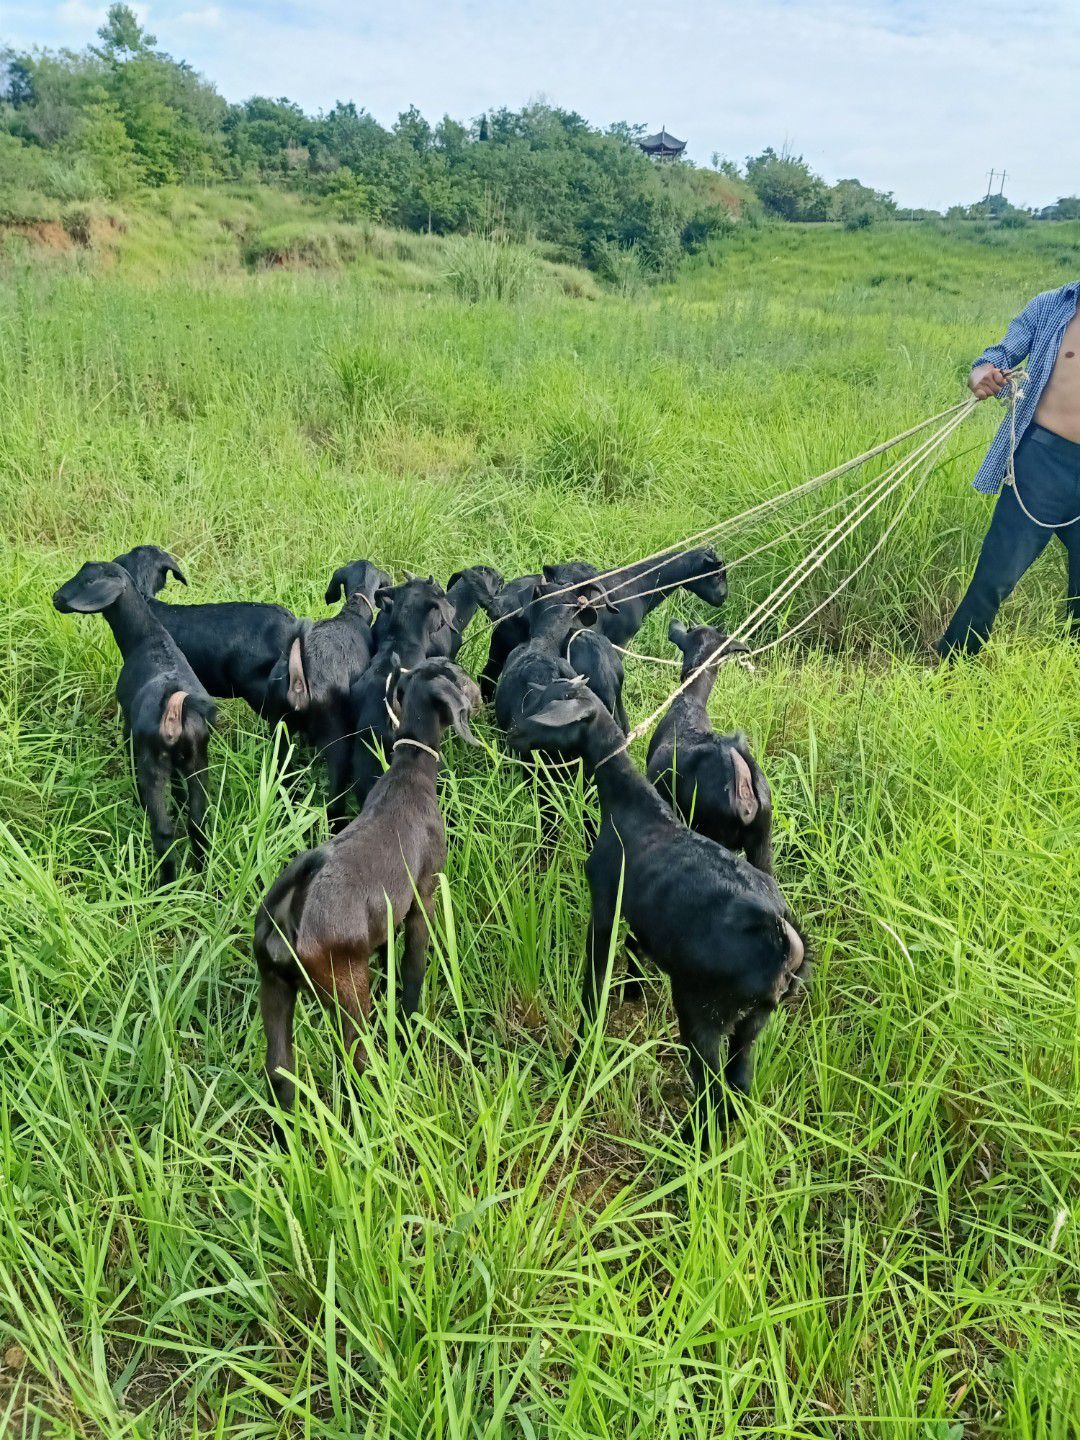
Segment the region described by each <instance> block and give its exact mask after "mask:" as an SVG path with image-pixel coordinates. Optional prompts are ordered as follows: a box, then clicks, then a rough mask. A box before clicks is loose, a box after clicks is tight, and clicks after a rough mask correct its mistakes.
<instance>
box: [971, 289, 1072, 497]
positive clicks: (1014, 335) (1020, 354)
mask: <svg viewBox="0 0 1080 1440" xmlns="http://www.w3.org/2000/svg"><path fill="white" fill-rule="evenodd" d="M1078 301H1080V280H1073V281H1072V282H1071V283H1070V284H1068V285H1062V287H1061V289H1060V290H1044V291H1043V292H1042V294H1041V295H1036V296H1035V299H1034V300H1029V301H1028V303H1027V304H1026V305H1025V306H1024V308H1023V310H1021V311H1020V314H1019V315H1017V317H1016V319H1015V320H1014V321H1013V322H1012V324H1011V325H1010V326H1009V328H1008V331H1007V332H1006V335H1005V339H1004V340H1002V342H1001V344H1000V345H991V346H990V348H989V349H988V350H984V351H983V353H982V354H981V355H980V356H979V358H978V359H977V360H976V361H974V362H973V364H972V367H971V368H972V369H973V370H974V369H975V366H976V365H996V366H997V367H998V369H999V370H1011V369H1012V368H1013V367H1014V366H1016V365H1019V364H1020V362H1021V360H1023V359H1024V357H1025V356H1026V357H1027V362H1028V363H1027V372H1028V378H1027V381H1026V382H1025V384H1024V387H1023V391H1022V394H1021V396H1020V400H1019V401H1018V402H1017V406H1016V439H1017V443H1018V444H1019V442H1020V439H1021V437H1022V436H1023V434H1024V432H1025V431H1026V430H1027V428H1028V426H1029V425H1030V424H1031V422H1032V420H1033V419H1034V417H1035V411H1036V410H1037V409H1038V408H1039V400H1040V398H1041V397H1042V392H1043V391H1044V390H1045V388H1046V382H1047V381H1048V380H1049V379H1050V372H1051V370H1053V368H1054V361H1055V360H1056V359H1057V356H1058V351H1059V350H1060V349H1061V337H1062V335H1064V333H1065V327H1066V325H1068V323H1069V321H1070V320H1071V319H1072V318H1073V316H1074V315H1075V314H1076V306H1077V302H1078ZM1002 393H1003V394H1004V395H1006V396H1007V395H1008V391H1007V390H1006V391H1003V392H1002ZM1011 443H1012V427H1011V425H1010V424H1009V417H1008V415H1006V416H1005V419H1004V420H1002V422H1001V424H1000V425H999V426H998V432H997V434H996V435H995V436H994V438H993V441H992V442H991V444H990V449H989V450H987V452H986V457H985V459H984V460H983V462H982V464H981V465H980V466H979V469H978V471H977V473H976V475H975V480H974V485H975V489H976V490H981V491H982V492H983V494H984V495H996V494H997V493H998V491H999V490H1000V489H1001V483H1002V481H1003V480H1004V479H1005V467H1006V465H1007V464H1008V462H1009V446H1010V445H1011Z"/></svg>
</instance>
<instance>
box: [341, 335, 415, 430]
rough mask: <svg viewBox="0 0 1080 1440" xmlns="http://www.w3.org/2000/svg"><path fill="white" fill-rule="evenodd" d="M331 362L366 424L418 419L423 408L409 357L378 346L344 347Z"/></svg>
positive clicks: (346, 396) (356, 415)
mask: <svg viewBox="0 0 1080 1440" xmlns="http://www.w3.org/2000/svg"><path fill="white" fill-rule="evenodd" d="M330 364H331V366H332V368H333V371H334V374H335V375H336V376H337V380H338V384H339V385H340V387H341V393H342V396H343V398H344V400H345V403H346V405H347V406H348V408H349V410H350V411H351V412H352V414H353V417H354V418H355V419H357V420H359V421H361V422H363V423H364V424H366V425H371V424H375V425H379V424H385V423H393V422H394V421H397V420H400V419H402V418H403V417H405V416H409V417H410V418H413V419H415V418H418V412H419V410H420V409H421V408H422V407H421V405H420V397H419V395H418V393H417V391H416V388H415V386H414V383H413V379H412V373H411V370H410V367H409V365H408V363H407V361H406V360H404V359H403V358H402V357H401V356H400V355H396V354H393V353H392V352H390V351H388V350H385V349H383V348H382V347H380V346H378V345H357V346H355V347H353V348H352V349H349V350H340V351H338V353H337V354H336V355H334V356H332V357H331V360H330Z"/></svg>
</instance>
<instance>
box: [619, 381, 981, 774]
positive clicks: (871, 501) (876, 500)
mask: <svg viewBox="0 0 1080 1440" xmlns="http://www.w3.org/2000/svg"><path fill="white" fill-rule="evenodd" d="M977 404H978V401H977V400H976V399H975V398H974V396H973V397H972V398H971V399H970V400H965V401H962V402H961V403H960V405H957V406H954V407H953V408H952V410H951V411H949V412H946V413H947V414H949V415H950V417H951V418H950V419H949V420H947V421H946V423H945V424H944V425H942V426H941V427H940V429H939V430H938V431H936V432H935V433H934V435H932V436H931V437H930V438H929V439H928V440H926V441H923V442H921V443H920V444H919V445H918V446H917V447H916V449H915V451H914V452H912V454H911V455H909V456H907V457H905V459H904V460H903V461H900V462H898V463H897V464H895V465H892V466H890V467H889V469H888V470H887V471H886V472H885V474H884V475H883V476H881V477H879V478H878V481H877V482H876V487H877V488H876V492H875V493H873V494H872V495H870V496H869V497H867V498H866V499H864V500H861V501H860V502H859V504H858V505H857V506H856V507H855V510H854V511H852V512H850V513H849V515H848V516H846V517H845V519H844V520H842V521H841V522H840V524H839V525H837V526H834V527H833V529H832V530H831V531H830V532H829V534H828V535H826V536H825V537H824V539H823V540H822V541H819V542H818V544H817V545H816V546H815V547H814V549H813V550H812V551H811V552H810V554H809V555H807V556H806V557H805V558H804V560H803V561H802V562H801V563H800V565H798V566H797V567H796V569H795V571H794V572H792V574H791V575H789V576H787V577H786V578H785V580H784V581H782V582H781V584H780V585H778V586H777V587H776V589H775V590H774V591H773V592H772V594H771V595H769V596H767V597H766V599H765V600H764V601H762V602H761V604H760V605H758V606H757V608H756V609H755V610H754V611H753V612H752V613H751V614H750V615H749V616H748V617H747V619H746V621H744V623H743V624H742V625H741V626H738V627H737V628H736V630H735V631H734V633H733V634H732V635H731V636H729V637H727V640H725V642H724V644H723V645H719V646H717V647H716V649H715V650H713V651H712V652H711V653H710V654H709V655H707V656H706V657H705V659H704V660H703V661H702V662H701V664H700V665H698V666H696V667H695V669H693V670H692V671H691V672H690V673H689V674H688V675H687V676H686V677H685V678H684V679H683V680H682V682H681V683H680V684H679V685H678V686H677V688H676V689H675V690H674V691H673V692H672V694H671V695H669V696H668V698H667V700H666V701H665V702H664V703H663V704H662V705H661V706H659V707H658V708H657V709H656V710H655V711H653V713H652V714H651V715H649V716H647V717H646V718H645V719H644V720H642V721H641V722H640V723H639V724H638V725H635V726H634V728H633V729H632V730H631V731H630V733H629V735H627V737H626V739H625V740H624V741H623V742H622V744H621V745H620V746H619V747H617V748H616V749H615V750H613V751H612V752H611V754H610V755H607V756H605V757H604V759H603V760H601V761H599V762H598V763H597V766H596V767H595V768H599V766H600V765H604V764H606V763H607V761H608V760H610V759H612V758H613V757H614V756H615V755H618V754H621V753H622V752H623V751H625V750H626V749H627V748H628V747H629V746H630V744H631V743H632V742H633V741H634V740H637V739H639V738H640V737H641V736H642V735H643V734H644V733H645V732H646V730H648V729H649V728H650V727H651V726H652V725H653V724H655V722H656V721H657V720H658V719H659V718H660V716H661V715H663V714H664V712H665V711H666V710H667V708H668V706H669V705H671V703H672V702H673V701H674V700H676V699H677V698H678V697H679V695H681V694H683V693H684V692H685V691H686V690H688V689H689V688H690V686H691V685H692V684H693V683H694V681H695V680H696V679H697V678H698V676H699V675H701V674H703V673H704V672H705V671H706V670H707V669H708V668H709V666H710V665H712V664H713V663H714V662H717V661H719V662H720V663H724V661H725V660H729V659H732V658H734V657H733V656H730V655H728V656H724V654H723V652H724V650H725V648H726V647H727V644H728V643H729V642H730V641H731V640H733V639H735V640H742V641H745V640H747V639H748V638H749V637H750V636H751V635H752V634H754V633H755V631H757V630H759V629H760V628H761V626H762V625H763V624H765V623H766V621H767V620H768V619H769V618H770V617H771V616H772V615H774V614H775V613H776V611H777V610H778V609H779V608H780V606H781V605H782V604H784V603H785V602H786V601H787V600H788V599H790V598H791V596H792V595H793V594H794V593H795V591H796V590H797V589H798V588H799V587H800V586H801V585H803V584H805V583H806V581H807V579H808V578H809V576H810V575H811V574H812V573H813V571H814V570H817V569H819V568H820V567H821V566H822V565H823V564H824V563H825V561H826V559H827V558H828V557H829V555H830V554H832V552H833V551H834V550H835V549H836V548H837V546H838V545H840V544H842V543H843V541H844V540H845V539H847V538H848V537H849V536H850V535H852V534H853V533H854V531H855V530H856V529H857V528H858V527H859V526H860V525H861V524H862V523H863V521H864V520H865V519H866V518H867V517H868V516H869V515H870V514H872V513H873V511H874V510H876V509H877V507H878V505H880V504H881V503H882V502H883V501H884V500H886V499H888V498H889V496H891V495H892V494H893V493H895V491H896V490H897V489H898V487H899V486H900V485H901V484H902V483H903V481H904V480H905V479H906V478H907V477H908V475H910V474H911V473H912V471H913V470H914V469H916V468H917V467H918V466H919V465H920V464H925V466H926V471H927V473H926V475H925V476H924V477H923V478H922V479H921V480H920V482H919V485H918V487H917V490H916V493H917V491H918V490H919V489H921V488H922V485H923V484H925V483H926V478H927V477H928V475H929V470H930V467H929V461H930V460H931V458H932V457H933V456H934V455H935V454H936V453H937V451H938V450H940V449H941V447H942V446H943V445H944V444H945V443H946V441H947V440H948V439H949V437H950V436H951V435H952V433H953V431H954V430H956V429H957V428H958V427H959V425H960V424H961V423H962V421H963V420H964V419H966V418H967V416H968V415H969V414H970V413H971V411H972V409H974V407H975V405H977ZM935 418H938V417H935ZM922 428H925V427H922ZM911 498H913V497H911ZM911 498H909V500H908V501H907V503H906V504H905V505H904V507H903V509H902V511H901V514H903V513H905V512H906V510H907V508H908V506H909V505H910V503H911ZM897 518H899V517H897ZM893 528H895V522H894V525H891V526H889V527H888V528H887V530H886V532H885V534H884V535H883V536H881V537H880V538H879V540H878V542H877V544H876V545H875V546H874V547H873V549H872V550H871V552H870V554H869V555H867V556H866V557H864V559H863V561H862V562H860V565H859V567H858V569H857V570H855V571H853V572H852V573H851V574H850V575H848V576H847V577H845V579H844V580H843V581H842V582H841V584H840V585H839V586H838V587H837V588H836V590H835V591H834V592H833V594H832V595H830V596H828V597H827V599H826V600H825V602H824V603H823V604H822V605H821V606H819V607H818V611H820V610H821V609H824V606H825V605H827V604H829V603H830V602H831V601H832V600H833V599H834V598H835V596H836V595H838V594H839V593H840V591H841V590H842V589H844V588H845V587H846V585H847V584H849V583H850V581H851V579H852V578H853V577H854V575H855V574H857V573H858V570H860V569H862V568H863V566H865V565H866V564H867V563H868V561H869V560H870V559H871V558H872V557H873V555H874V554H876V553H877V551H878V550H880V548H881V546H882V545H883V544H884V543H885V540H886V539H887V538H888V536H889V535H890V534H891V533H892V530H893ZM818 611H815V612H814V613H818ZM806 618H807V619H809V618H812V616H811V617H806ZM801 623H802V622H800V625H798V626H795V627H792V633H794V630H795V629H798V628H801ZM785 638H787V637H786V636H781V637H780V639H781V640H783V639H785ZM771 648H773V647H772V645H771V644H770V645H768V646H762V647H761V649H760V650H757V651H751V652H750V655H749V656H747V657H746V658H747V659H752V658H753V657H754V656H755V655H757V654H760V653H763V651H764V650H766V649H771Z"/></svg>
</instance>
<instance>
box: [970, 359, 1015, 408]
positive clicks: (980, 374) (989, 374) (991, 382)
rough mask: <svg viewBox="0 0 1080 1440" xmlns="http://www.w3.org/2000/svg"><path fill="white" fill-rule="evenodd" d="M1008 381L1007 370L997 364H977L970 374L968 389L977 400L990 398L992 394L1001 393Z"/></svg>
mask: <svg viewBox="0 0 1080 1440" xmlns="http://www.w3.org/2000/svg"><path fill="white" fill-rule="evenodd" d="M1007 383H1008V382H1007V380H1006V379H1005V372H1004V371H1003V370H999V369H998V368H997V366H996V365H977V366H976V367H975V369H974V370H972V372H971V374H970V375H969V376H968V389H969V390H970V391H971V393H972V394H973V395H974V396H975V398H976V400H988V399H989V398H990V396H991V395H1000V394H1001V392H1002V390H1004V388H1005V386H1006V384H1007Z"/></svg>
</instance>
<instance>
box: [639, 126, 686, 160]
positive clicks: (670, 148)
mask: <svg viewBox="0 0 1080 1440" xmlns="http://www.w3.org/2000/svg"><path fill="white" fill-rule="evenodd" d="M638 144H639V145H640V146H641V148H642V150H644V151H645V154H646V155H648V156H650V157H651V158H652V159H653V160H677V159H678V158H679V156H680V155H681V154H682V153H683V151H684V150H685V149H686V141H685V140H676V139H675V136H674V135H669V134H668V132H667V131H666V130H664V129H663V128H661V129H660V130H658V131H657V132H656V134H655V135H646V136H644V137H643V138H642V139H641V140H639V141H638Z"/></svg>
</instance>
